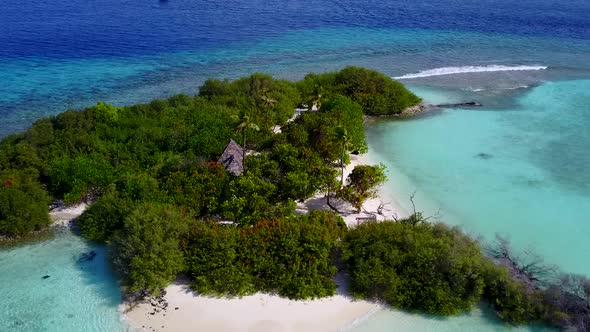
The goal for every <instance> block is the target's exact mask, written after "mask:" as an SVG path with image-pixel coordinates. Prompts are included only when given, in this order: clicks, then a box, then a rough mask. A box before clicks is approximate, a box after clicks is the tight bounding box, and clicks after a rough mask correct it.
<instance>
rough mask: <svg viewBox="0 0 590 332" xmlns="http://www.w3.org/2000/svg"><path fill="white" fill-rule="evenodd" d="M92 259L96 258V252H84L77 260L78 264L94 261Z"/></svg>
mask: <svg viewBox="0 0 590 332" xmlns="http://www.w3.org/2000/svg"><path fill="white" fill-rule="evenodd" d="M94 257H96V251H94V250H90V251H89V252H85V253H83V254H82V255H80V258H78V262H90V261H92V260H93V259H94Z"/></svg>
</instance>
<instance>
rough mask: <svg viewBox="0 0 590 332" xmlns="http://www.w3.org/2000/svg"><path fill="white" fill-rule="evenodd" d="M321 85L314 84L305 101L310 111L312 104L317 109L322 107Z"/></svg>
mask: <svg viewBox="0 0 590 332" xmlns="http://www.w3.org/2000/svg"><path fill="white" fill-rule="evenodd" d="M322 91H323V89H322V87H321V86H320V85H319V84H315V85H314V86H313V89H312V91H311V94H310V95H309V96H308V98H307V100H306V102H307V107H308V109H309V110H310V111H311V109H312V108H313V105H316V106H317V108H318V110H319V109H320V108H321V107H322V97H323V96H322Z"/></svg>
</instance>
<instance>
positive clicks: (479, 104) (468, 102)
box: [436, 101, 483, 108]
mask: <svg viewBox="0 0 590 332" xmlns="http://www.w3.org/2000/svg"><path fill="white" fill-rule="evenodd" d="M481 106H483V105H482V104H481V103H478V102H476V101H467V102H464V103H453V104H438V105H436V107H444V108H453V107H481Z"/></svg>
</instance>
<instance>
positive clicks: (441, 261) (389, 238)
mask: <svg viewBox="0 0 590 332" xmlns="http://www.w3.org/2000/svg"><path fill="white" fill-rule="evenodd" d="M342 253H343V254H342V257H343V259H344V261H345V263H346V266H347V269H348V271H349V273H350V278H351V291H352V293H353V294H354V295H355V296H357V297H361V298H369V299H376V300H379V301H384V302H386V303H388V304H390V305H392V306H394V307H397V308H401V309H406V310H418V311H421V312H426V313H431V314H440V315H452V314H457V313H459V312H462V311H467V310H469V309H471V308H472V306H474V305H475V304H476V303H477V302H478V301H479V299H480V296H481V293H482V291H483V286H484V280H483V279H482V277H481V276H480V275H479V271H480V269H481V264H482V254H481V251H480V248H479V247H478V245H477V243H476V242H475V241H473V240H471V239H469V238H468V237H467V236H465V235H463V234H462V233H460V232H459V231H458V230H456V229H451V228H448V227H446V226H443V225H431V224H427V223H421V224H418V225H415V226H412V225H411V224H408V223H400V222H381V223H377V222H369V223H364V224H361V225H359V226H358V227H356V228H354V229H352V230H350V231H349V232H348V233H347V235H346V236H345V237H344V241H343V250H342Z"/></svg>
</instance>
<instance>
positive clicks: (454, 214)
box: [0, 0, 590, 331]
mask: <svg viewBox="0 0 590 332" xmlns="http://www.w3.org/2000/svg"><path fill="white" fill-rule="evenodd" d="M588 17H590V3H588V1H587V0H569V1H566V2H560V3H557V2H556V1H554V0H518V1H517V0H478V1H474V0H436V1H434V0H395V1H350V0H343V1H334V0H317V1H303V0H289V1H286V0H272V1H247V2H244V1H235V0H230V1H221V2H220V1H204V0H173V1H165V0H161V1H149V2H146V1H140V0H126V1H115V0H104V1H91V2H89V1H81V0H69V1H65V0H54V1H44V0H30V1H6V2H5V3H3V4H2V10H0V23H1V24H0V119H1V120H2V121H1V122H0V137H4V136H6V135H8V134H11V133H14V132H18V131H20V130H23V129H25V128H27V127H28V126H30V124H31V123H32V122H33V121H34V120H35V119H39V118H41V117H45V116H50V115H54V114H57V113H59V112H61V111H63V110H64V109H67V108H78V107H83V106H85V105H89V104H94V103H96V101H97V100H104V101H107V102H111V103H115V104H129V103H134V102H141V101H147V100H150V99H153V98H157V97H165V96H169V95H171V94H174V93H179V92H187V93H195V92H196V91H197V87H198V86H199V84H200V83H201V82H203V81H204V80H205V79H206V78H208V77H217V78H230V79H231V78H236V77H240V76H243V75H247V74H250V73H252V72H254V71H263V72H268V73H270V74H273V75H276V76H278V77H282V78H288V79H298V78H301V77H302V76H303V75H304V74H305V73H307V72H309V71H319V72H321V71H326V70H335V69H338V68H341V67H343V66H345V65H350V64H353V65H361V66H366V67H370V68H374V69H377V70H380V71H382V72H384V73H385V74H387V75H390V76H395V77H398V76H403V75H406V74H415V73H419V72H424V71H428V70H432V69H437V68H444V67H458V68H459V70H458V71H459V72H461V71H470V70H469V68H470V67H471V66H475V67H478V68H487V69H489V68H495V67H497V66H510V67H521V66H530V67H537V66H542V67H546V69H543V70H526V71H491V72H490V71H488V72H477V73H462V74H455V75H450V76H448V75H442V76H430V77H424V78H416V79H408V80H404V83H406V84H408V85H410V86H411V87H412V88H413V89H414V90H415V91H416V92H417V93H418V94H420V95H421V96H423V97H425V99H427V100H429V101H432V102H445V101H465V100H478V101H480V102H482V103H484V105H485V108H482V109H478V110H460V109H456V110H446V111H443V112H440V113H436V114H433V115H431V116H428V117H425V118H421V119H416V120H411V121H404V122H393V123H391V122H389V123H387V122H383V123H379V124H376V125H375V126H374V127H371V128H370V129H369V133H368V137H369V140H370V142H369V143H370V147H371V150H370V153H371V156H372V157H373V158H374V159H377V158H378V159H381V160H383V161H384V162H385V163H386V164H388V165H389V166H390V178H391V182H390V185H389V186H388V188H387V189H388V190H389V191H391V192H393V193H394V194H395V196H396V197H397V198H398V201H399V202H398V203H400V204H401V205H403V206H404V207H405V208H406V209H407V208H408V207H409V206H408V201H407V199H405V197H407V196H408V195H409V194H410V193H411V192H413V191H414V190H417V197H416V198H417V201H418V204H419V208H421V209H423V210H425V211H426V212H427V213H429V212H430V213H434V212H435V211H437V210H439V209H440V214H441V216H442V217H443V218H444V220H445V221H446V222H449V223H453V224H459V225H462V226H463V227H464V228H465V229H466V230H467V231H468V232H470V233H471V234H474V235H477V236H480V235H481V236H483V237H484V238H486V239H489V238H491V237H493V236H494V234H495V233H497V232H500V233H504V234H509V235H510V237H511V239H512V241H513V243H514V246H515V247H517V248H518V249H525V248H528V247H532V248H534V249H535V250H536V251H537V252H539V254H541V255H543V256H544V257H545V258H546V260H547V261H548V262H550V263H556V264H558V265H559V266H560V267H561V268H563V269H565V270H567V271H573V272H580V273H586V274H589V273H590V267H589V266H590V264H586V262H585V260H584V257H586V256H588V254H589V251H588V250H589V249H588V248H589V247H588V244H587V243H586V239H587V238H588V235H590V234H589V226H588V222H587V220H588V219H587V218H586V217H585V216H587V215H588V214H589V212H590V206H589V203H588V197H589V194H588V191H589V190H590V189H589V188H588V186H589V183H590V181H589V178H588V177H589V174H590V172H587V171H586V169H587V165H588V164H589V162H590V160H588V158H590V157H589V155H590V154H589V153H588V152H587V151H588V150H589V149H588V148H589V146H590V143H589V141H590V139H589V138H588V135H589V134H588V133H589V132H590V131H588V130H586V129H585V128H587V127H589V126H590V119H589V116H588V114H589V112H590V110H589V106H588V105H590V100H589V99H590V98H589V97H588V91H590V90H589V86H588V84H589V83H588V80H589V79H590V24H589V21H588ZM487 69H486V70H487ZM439 71H440V70H439ZM455 71H456V70H455ZM480 153H486V154H489V155H491V158H488V159H482V158H478V157H477V155H478V154H480ZM90 247H91V245H89V244H86V243H85V242H83V241H81V240H80V239H77V238H75V237H73V236H71V235H69V234H62V235H60V236H58V237H56V238H55V239H54V240H51V241H48V242H46V243H39V244H34V245H29V246H24V247H20V248H17V249H12V250H9V251H7V250H4V251H2V252H0V263H1V265H0V266H1V270H0V295H2V296H1V298H2V301H1V302H0V330H2V331H4V330H14V331H52V330H63V331H92V330H101V329H102V330H105V331H107V330H108V331H120V330H125V329H126V327H125V326H124V325H123V324H122V323H120V322H119V315H118V313H117V310H116V309H117V308H116V303H118V302H119V298H118V293H119V291H118V288H117V285H116V283H115V281H114V280H113V276H112V275H111V274H110V273H108V270H107V269H106V267H105V265H104V264H103V263H104V261H102V260H100V259H99V260H98V261H97V262H96V263H95V264H99V263H100V262H103V263H100V264H99V265H97V266H95V267H93V268H92V267H81V266H78V265H76V262H75V257H76V256H77V255H78V254H79V253H80V252H82V251H84V250H87V248H90ZM98 250H100V251H101V255H103V254H104V252H103V249H101V248H99V249H98ZM102 257H104V255H103V256H101V257H99V258H101V259H102ZM97 259H98V258H97ZM101 264H102V265H101ZM41 267H43V268H44V269H45V270H47V272H45V271H41ZM88 269H90V271H95V273H94V274H92V273H91V272H89V270H88ZM92 269H95V270H92ZM44 274H50V275H52V277H50V278H49V279H47V280H41V279H40V278H41V276H42V275H44ZM54 276H55V277H56V278H55V279H54ZM58 277H59V278H58ZM62 282H63V283H62ZM50 284H51V285H53V286H54V287H51V288H49V287H46V285H50ZM17 286H18V287H17ZM66 290H68V291H66ZM69 290H72V291H71V292H69ZM52 292H54V293H52ZM5 294H7V295H6V296H5ZM5 299H8V300H5ZM68 314H73V315H74V316H73V317H69V316H67V315H68ZM17 322H22V324H23V325H15V324H17ZM60 324H70V325H60ZM366 324H368V325H366V326H360V327H359V329H361V331H368V330H371V331H373V330H375V331H379V330H391V329H395V327H396V326H397V327H399V329H401V330H418V331H419V330H429V331H432V330H434V331H450V330H458V329H460V330H472V331H480V330H484V331H485V330H486V329H487V330H495V329H502V328H503V327H502V325H499V323H498V322H496V321H494V320H493V319H491V318H490V315H489V312H488V311H485V310H484V311H475V312H474V313H472V314H470V315H465V316H461V317H456V318H451V319H446V320H439V319H432V318H428V317H424V316H418V315H407V314H403V313H400V312H387V311H384V312H380V313H378V314H377V315H375V316H374V317H372V318H370V319H369V320H368V321H367V322H366ZM404 324H405V325H404ZM362 329H364V330H362Z"/></svg>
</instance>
